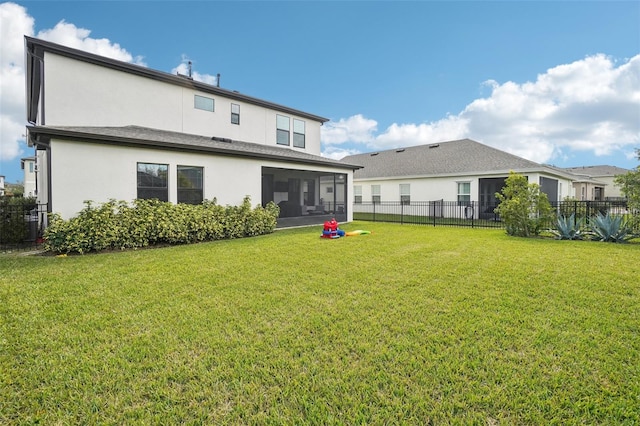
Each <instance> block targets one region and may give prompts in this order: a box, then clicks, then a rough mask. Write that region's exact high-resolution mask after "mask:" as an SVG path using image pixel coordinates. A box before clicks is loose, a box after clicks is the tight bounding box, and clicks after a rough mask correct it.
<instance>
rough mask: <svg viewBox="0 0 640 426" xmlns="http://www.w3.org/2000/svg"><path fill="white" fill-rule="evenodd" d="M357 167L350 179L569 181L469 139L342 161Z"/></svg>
mask: <svg viewBox="0 0 640 426" xmlns="http://www.w3.org/2000/svg"><path fill="white" fill-rule="evenodd" d="M342 160H343V161H345V162H348V163H352V164H359V165H361V166H363V168H362V169H360V170H357V171H356V172H355V173H354V175H353V177H354V179H373V178H393V177H396V178H398V177H402V178H407V177H432V176H456V175H483V174H484V175H486V174H492V173H501V174H503V173H508V172H509V171H511V170H513V171H515V172H518V173H520V172H533V171H539V172H546V173H549V174H552V175H559V176H563V177H565V178H569V173H567V172H564V171H559V170H557V169H552V168H549V167H547V166H544V165H542V164H539V163H536V162H533V161H529V160H527V159H524V158H522V157H518V156H516V155H513V154H509V153H507V152H505V151H501V150H499V149H496V148H492V147H490V146H487V145H484V144H481V143H480V142H476V141H473V140H471V139H462V140H457V141H449V142H440V143H434V144H429V145H419V146H411V147H406V148H396V149H390V150H386V151H379V152H372V153H366V154H358V155H350V156H347V157H344V158H343V159H342Z"/></svg>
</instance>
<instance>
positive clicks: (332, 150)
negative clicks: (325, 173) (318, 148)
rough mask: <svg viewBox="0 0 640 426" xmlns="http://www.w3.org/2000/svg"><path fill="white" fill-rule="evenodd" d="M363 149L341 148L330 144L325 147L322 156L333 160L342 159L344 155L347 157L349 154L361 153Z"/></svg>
mask: <svg viewBox="0 0 640 426" xmlns="http://www.w3.org/2000/svg"><path fill="white" fill-rule="evenodd" d="M360 153H361V151H359V150H357V149H348V148H341V147H339V146H331V145H330V146H328V147H326V148H325V150H324V151H323V152H322V156H323V157H327V158H331V159H333V160H340V159H342V158H344V157H346V156H347V155H355V154H360Z"/></svg>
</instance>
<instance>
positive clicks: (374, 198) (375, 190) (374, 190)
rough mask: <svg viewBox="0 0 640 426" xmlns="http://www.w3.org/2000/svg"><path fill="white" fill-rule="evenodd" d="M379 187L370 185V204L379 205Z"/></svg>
mask: <svg viewBox="0 0 640 426" xmlns="http://www.w3.org/2000/svg"><path fill="white" fill-rule="evenodd" d="M380 201H381V196H380V185H371V202H372V203H373V204H380Z"/></svg>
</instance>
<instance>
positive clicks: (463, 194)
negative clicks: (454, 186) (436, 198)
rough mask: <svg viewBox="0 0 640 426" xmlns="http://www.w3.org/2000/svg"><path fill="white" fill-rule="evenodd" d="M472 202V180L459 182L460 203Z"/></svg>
mask: <svg viewBox="0 0 640 426" xmlns="http://www.w3.org/2000/svg"><path fill="white" fill-rule="evenodd" d="M469 203H471V182H458V205H460V206H466V205H469Z"/></svg>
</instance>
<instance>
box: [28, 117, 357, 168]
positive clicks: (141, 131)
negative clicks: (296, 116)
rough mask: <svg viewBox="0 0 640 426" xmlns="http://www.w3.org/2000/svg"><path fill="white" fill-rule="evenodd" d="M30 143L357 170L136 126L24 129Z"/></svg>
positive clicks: (297, 154) (282, 150)
mask: <svg viewBox="0 0 640 426" xmlns="http://www.w3.org/2000/svg"><path fill="white" fill-rule="evenodd" d="M27 129H28V130H29V139H30V142H33V143H35V144H36V145H39V144H45V145H46V144H48V143H49V141H50V140H51V139H52V138H58V139H64V140H75V141H79V142H88V143H101V144H107V145H119V146H135V147H147V148H161V149H171V150H179V151H192V152H202V153H210V154H217V155H226V156H234V157H250V158H259V159H268V160H276V161H285V162H292V163H303V164H313V165H318V166H328V167H337V168H341V169H349V170H355V169H357V168H359V166H357V165H353V164H351V163H348V162H344V161H337V160H332V159H329V158H325V157H321V156H318V155H313V154H308V153H306V152H301V151H295V150H293V149H290V148H286V147H279V146H275V145H262V144H257V143H250V142H241V141H235V140H231V139H224V138H217V137H211V136H199V135H191V134H187V133H179V132H168V131H165V130H158V129H151V128H148V127H140V126H124V127H86V126H81V127H74V126H28V127H27Z"/></svg>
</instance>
